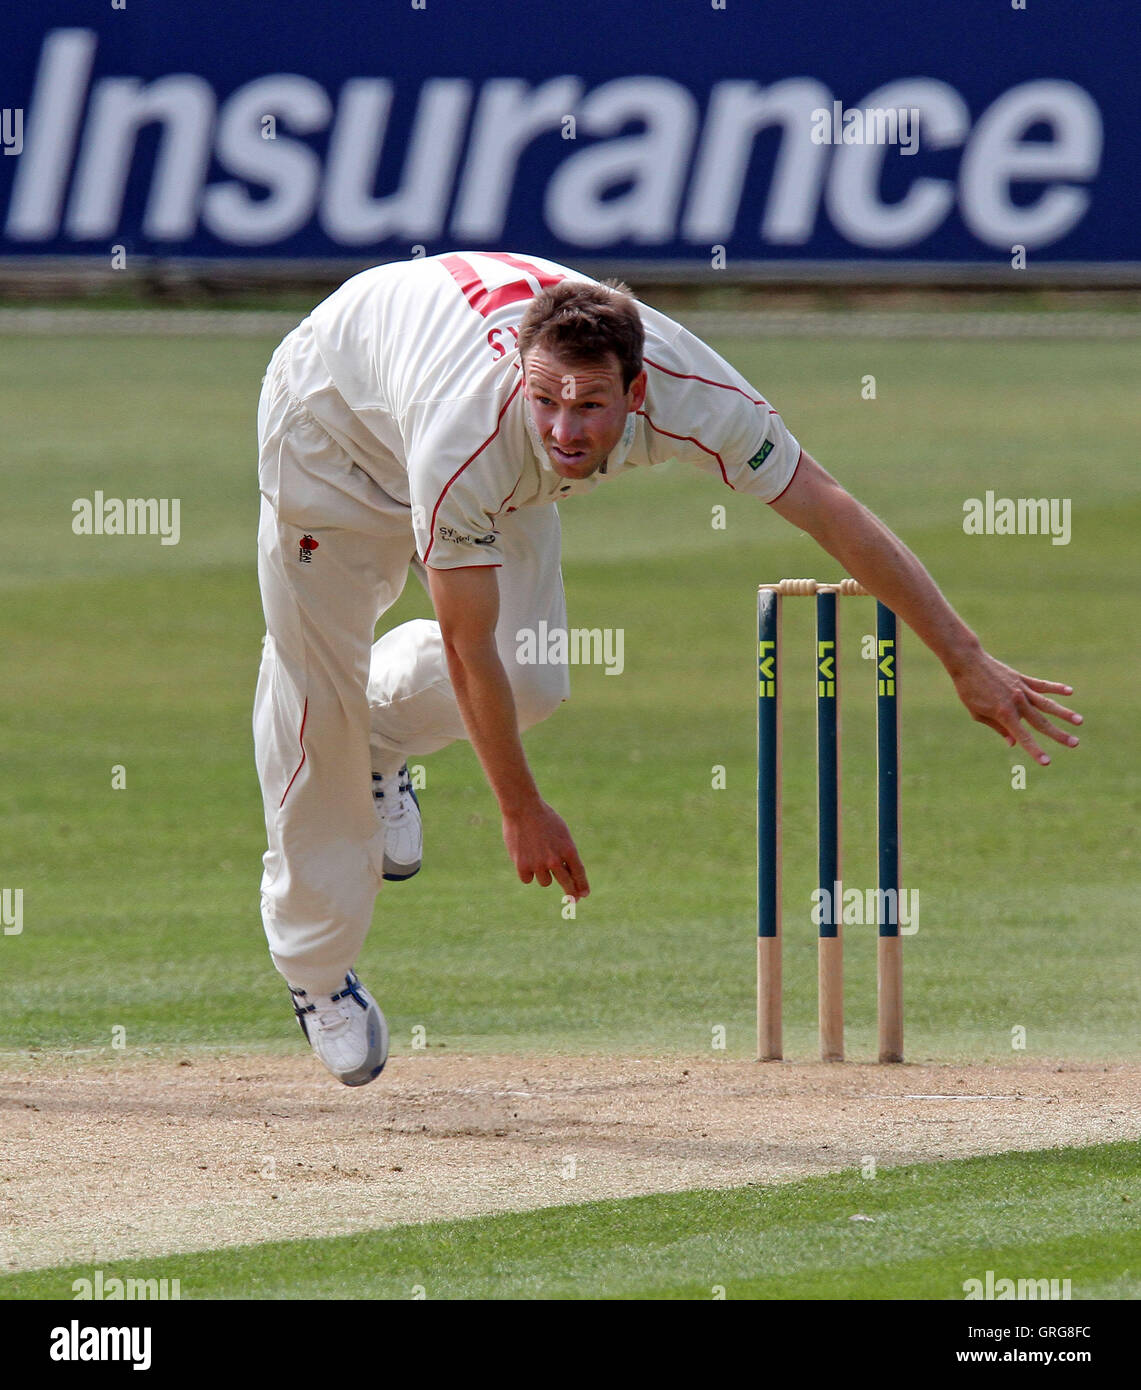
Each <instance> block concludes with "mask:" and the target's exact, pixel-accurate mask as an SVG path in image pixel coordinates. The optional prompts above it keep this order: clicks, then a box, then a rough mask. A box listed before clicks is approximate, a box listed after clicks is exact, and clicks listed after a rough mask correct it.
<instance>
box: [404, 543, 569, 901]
mask: <svg viewBox="0 0 1141 1390" xmlns="http://www.w3.org/2000/svg"><path fill="white" fill-rule="evenodd" d="M495 568H496V567H495V566H493V565H472V566H463V567H460V568H454V569H433V568H431V567H430V566H429V567H428V568H427V574H428V587H429V590H430V592H431V595H432V603H433V604H434V606H435V609H436V618H437V620H438V621H439V624H440V632H441V635H442V637H443V640H444V651H445V654H446V656H447V661H448V674H449V675H450V676H451V680H452V687H453V689H454V690H455V692H456V700H457V702H458V704H459V707H460V713H461V714H462V716H463V721H464V726H465V727H466V729H467V732H468V738H469V739H470V740H471V743H472V747H473V748H474V749H475V751H476V755H477V756H478V758H479V760H480V762H481V763H482V765H483V770H484V773H485V774H486V776H487V780H488V783H489V784H490V786H491V789H492V791H493V792H494V793H495V796H496V799H497V800H498V802H499V809H500V812H501V814H502V816H503V840H504V843H505V844H506V846H507V850H508V853H509V854H510V855H511V858H512V860H513V861H514V863H515V868H516V871H517V873H518V874H519V877H520V879H522V881H523V882H524V883H530V882H531V881H532V880H533V879H538V881H539V883H540V884H541V885H542V886H543V887H544V888H546V887H548V886H549V885H550V883H551V880H552V879H554V880H556V881H557V882H558V883H559V884H560V885H561V886H562V889H563V891H564V892H565V893H567V894H569V895H570V896H571V897H573V898H576V899H577V898H584V897H586V895H587V894H588V893H589V892H590V886H589V884H588V883H587V879H586V871H585V870H584V869H583V866H582V860H581V859H580V858H579V855H578V850H577V849H576V848H575V844H574V840H573V839H572V838H571V834H570V831H569V830H568V829H567V827H566V824H565V822H564V821H563V819H562V817H561V816H559V815H558V813H557V812H556V811H554V810H553V809H552V808H551V807H550V806H548V805H547V803H546V802H545V801H544V800H543V799H542V797H541V796H540V795H539V788H538V786H537V785H536V783H535V779H534V776H533V775H532V773H531V769H530V767H529V766H528V764H527V758H526V755H525V754H524V752H523V743H522V740H521V739H520V737H519V721H518V717H517V715H516V711H515V699H514V696H513V695H512V693H511V683H510V681H509V680H508V678H507V672H506V671H505V670H504V668H503V662H502V661H501V660H500V658H499V651H498V649H497V648H496V645H495V626H496V623H497V621H498V619H499V581H498V580H497V578H496V575H495Z"/></svg>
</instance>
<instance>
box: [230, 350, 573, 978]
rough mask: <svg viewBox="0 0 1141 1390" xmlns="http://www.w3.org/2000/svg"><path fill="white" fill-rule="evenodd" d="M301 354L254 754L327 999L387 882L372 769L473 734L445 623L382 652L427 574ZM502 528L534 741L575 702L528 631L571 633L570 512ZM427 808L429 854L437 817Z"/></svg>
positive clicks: (278, 922)
mask: <svg viewBox="0 0 1141 1390" xmlns="http://www.w3.org/2000/svg"><path fill="white" fill-rule="evenodd" d="M288 350H289V339H288V338H287V339H286V340H285V342H284V343H283V344H282V345H281V347H280V348H278V350H277V352H276V353H275V354H274V357H273V360H272V361H271V363H270V366H269V370H268V372H267V373H266V377H265V381H264V383H263V386H262V394H261V400H260V403H259V407H258V443H259V459H258V476H259V486H260V491H261V496H262V501H261V520H260V525H259V529H258V579H259V582H260V584H261V594H262V606H263V608H264V610H265V622H266V637H265V645H264V648H263V652H262V660H261V668H260V671H259V673H258V683H257V694H256V696H255V699H254V748H255V755H256V761H257V771H258V779H259V781H260V783H261V789H262V799H263V802H264V805H265V825H266V837H267V840H268V845H269V847H268V849H267V851H266V853H265V856H264V860H263V863H264V866H265V867H264V872H263V875H262V882H261V909H262V922H263V925H264V927H265V934H266V938H267V940H268V942H269V949H270V954H271V956H272V958H273V962H274V964H275V965H276V967H277V969H278V970H279V971H280V972H281V974H282V975H283V976H284V977H285V979H286V981H287V982H288V983H289V984H290V985H292V986H293V987H294V988H295V989H304V990H306V991H308V992H309V993H315V994H328V993H331V992H333V991H334V990H335V989H336V988H337V987H338V986H339V985H340V984H341V982H342V981H343V980H344V976H345V973H346V971H348V970H350V969H352V967H353V965H354V963H355V962H356V959H357V956H358V955H359V953H360V950H361V947H362V946H363V944H364V940H365V937H366V935H367V934H368V930H369V926H370V924H371V920H372V911H373V905H374V902H375V900H376V895H377V892H378V891H379V889H380V887H381V884H382V882H383V880H382V878H381V873H382V864H383V857H384V839H383V833H382V831H381V828H380V822H379V820H378V816H377V811H376V806H375V803H374V802H373V798H372V772H373V770H374V769H375V770H376V771H378V772H386V773H387V772H391V771H393V770H395V769H396V768H398V767H399V766H400V764H401V763H402V762H403V761H404V760H405V759H406V758H408V757H410V756H411V755H413V754H417V755H419V754H425V753H432V752H435V751H436V749H438V748H442V747H444V746H445V744H448V743H451V742H452V741H453V740H454V739H462V738H466V737H467V733H466V730H465V728H464V723H463V718H462V716H461V715H460V711H459V706H458V704H457V703H456V697H455V692H454V691H453V689H452V684H451V680H450V678H449V676H448V669H447V661H446V658H445V655H444V648H443V642H442V640H441V637H440V628H439V624H438V623H435V622H428V621H425V620H423V619H416V620H414V621H412V622H407V623H403V624H402V625H401V626H399V627H396V628H393V629H392V630H391V631H389V632H386V633H385V634H384V635H383V636H382V637H381V638H380V640H379V641H377V642H376V643H375V644H374V642H373V636H374V629H375V626H376V622H377V620H378V618H379V617H380V615H381V614H382V613H384V612H385V611H386V610H387V609H388V608H390V607H391V606H392V604H394V603H395V602H396V600H397V599H398V598H399V597H400V594H401V592H402V590H403V588H404V584H405V581H406V580H407V577H408V570H409V567H410V565H411V564H412V563H413V562H414V560H415V543H414V540H413V534H412V521H411V513H410V511H409V508H408V507H407V506H404V505H402V504H401V503H398V502H396V501H394V500H393V499H392V498H390V497H389V496H388V495H387V494H386V493H385V492H384V491H382V489H381V488H380V487H378V486H377V484H376V483H375V482H374V481H373V480H372V479H371V478H370V477H369V476H368V474H366V473H365V472H364V471H363V469H361V468H359V467H358V466H357V465H356V464H354V462H353V460H352V459H351V458H350V457H349V455H348V454H347V453H345V451H344V450H343V449H342V448H341V447H340V445H339V444H337V443H336V442H335V441H334V440H333V439H332V438H331V437H330V436H329V435H328V434H327V433H326V432H325V430H324V429H323V428H322V427H321V425H319V424H318V423H317V421H316V420H315V419H314V418H313V416H312V415H311V414H310V413H309V412H308V411H307V410H306V408H305V406H304V404H303V403H302V402H301V401H299V400H298V399H297V398H296V397H294V396H293V395H291V394H290V392H289V390H288V387H287V384H286V364H287V359H288ZM498 529H499V532H500V536H501V549H502V552H503V558H504V563H503V565H502V567H501V568H500V569H499V570H498V571H497V577H498V580H499V599H500V612H499V624H498V627H497V629H496V641H497V645H498V648H499V654H500V658H501V659H502V661H503V664H504V667H505V669H506V671H507V675H508V678H509V680H510V682H511V687H512V691H513V693H514V697H515V704H516V709H517V712H518V717H519V726H520V729H525V728H528V727H529V726H530V725H532V724H535V723H537V722H538V721H539V720H541V719H545V718H546V717H547V715H549V714H551V713H552V712H553V711H554V710H555V709H556V708H557V707H558V705H559V704H560V703H561V702H562V701H563V700H565V699H566V698H567V697H568V695H569V693H570V682H569V676H568V670H567V667H566V666H552V665H542V666H540V665H530V666H522V665H520V664H519V663H518V661H517V660H516V648H517V639H516V633H517V632H518V631H519V629H520V628H532V629H534V628H536V627H537V625H538V623H539V621H540V620H542V619H545V620H546V621H547V623H548V625H549V626H551V627H565V626H566V603H565V599H564V595H563V584H562V575H561V572H560V569H559V560H560V537H559V519H558V513H557V511H556V509H555V507H554V505H553V504H552V505H543V506H536V507H522V508H520V509H519V510H518V511H517V512H512V513H510V514H509V515H507V516H504V517H503V518H501V519H500V522H499V528H498ZM415 563H416V564H419V562H418V561H415ZM425 810H426V812H427V815H426V821H427V836H426V840H427V845H428V852H429V853H431V852H432V851H431V843H432V842H431V806H430V802H429V803H428V805H427V806H426V807H425ZM399 891H403V892H415V888H411V887H403V888H402V889H400V890H399Z"/></svg>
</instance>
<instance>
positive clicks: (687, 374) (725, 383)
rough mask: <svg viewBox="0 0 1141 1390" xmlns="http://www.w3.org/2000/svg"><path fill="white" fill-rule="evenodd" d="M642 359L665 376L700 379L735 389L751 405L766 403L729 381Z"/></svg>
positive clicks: (680, 378) (710, 383)
mask: <svg viewBox="0 0 1141 1390" xmlns="http://www.w3.org/2000/svg"><path fill="white" fill-rule="evenodd" d="M642 360H643V361H644V362H645V364H646V366H647V367H653V368H654V370H655V371H659V372H665V374H666V376H673V377H677V379H678V380H679V381H700V382H701V384H702V385H703V386H716V387H717V389H718V390H719V391H736V392H737V394H738V395H739V396H744V397H745V399H746V400H747V401H750V402H752V404H753V405H768V401H766V400H765V398H764V397H763V396H758V397H756V398H755V399H754V397H752V396H750V395H749V393H748V391H742V390H741V388H740V387H739V386H734V385H733V384H732V383H731V382H728V381H710V380H709V378H708V377H707V376H694V375H693V373H692V372H672V371H670V369H669V368H668V367H663V366H662V364H661V363H660V362H654V361H652V360H651V359H650V358H649V357H645V358H643V359H642ZM769 413H770V414H772V415H775V414H776V413H777V412H776V411H775V410H770V412H769Z"/></svg>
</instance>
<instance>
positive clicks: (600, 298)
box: [519, 280, 645, 391]
mask: <svg viewBox="0 0 1141 1390" xmlns="http://www.w3.org/2000/svg"><path fill="white" fill-rule="evenodd" d="M644 341H645V333H644V332H643V330H642V316H641V315H640V314H639V313H638V306H637V304H636V303H635V302H634V296H633V294H632V293H631V292H630V289H629V287H628V286H627V285H624V284H623V283H622V282H621V281H620V280H604V281H603V282H602V283H601V284H597V285H596V284H593V283H589V282H586V283H584V282H583V281H581V280H560V281H559V283H558V284H557V285H552V286H551V287H550V288H549V289H545V290H542V291H540V293H539V294H537V295H536V296H535V298H534V299H533V300H532V301H531V303H530V305H529V306H528V308H527V312H526V313H525V314H524V315H523V322H522V323H521V324H520V325H519V355H520V357H521V358H522V359H523V361H524V363H526V359H527V354H528V353H529V352H533V351H534V349H535V348H544V349H546V350H547V351H549V352H551V353H554V354H555V356H557V357H560V358H561V359H562V360H563V361H564V362H566V363H567V364H568V365H569V366H572V367H584V366H587V365H588V364H593V363H595V362H599V361H601V360H602V359H603V358H605V357H607V356H609V355H610V354H611V353H613V354H614V356H615V357H617V359H618V365H619V367H620V368H621V370H622V389H623V390H624V391H629V389H630V383H631V382H632V381H633V380H634V378H635V377H636V376H637V375H638V373H639V372H640V371H641V370H642V345H643V342H644Z"/></svg>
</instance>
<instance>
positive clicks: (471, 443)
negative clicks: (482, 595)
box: [405, 398, 518, 569]
mask: <svg viewBox="0 0 1141 1390" xmlns="http://www.w3.org/2000/svg"><path fill="white" fill-rule="evenodd" d="M481 405H485V403H481V402H478V401H473V400H472V399H470V398H468V399H465V400H458V401H433V402H427V403H424V404H422V405H420V406H418V407H416V408H414V410H413V411H411V412H410V413H409V416H410V418H409V420H408V421H407V422H406V425H405V431H406V440H407V446H406V447H407V450H408V492H409V501H410V503H411V506H412V525H413V529H414V531H415V536H416V551H417V554H418V555H419V557H420V559H421V560H422V561H423V563H424V564H425V565H427V566H428V567H429V568H431V569H459V568H461V567H464V566H469V565H501V564H502V563H503V555H502V551H501V548H500V538H499V532H498V531H497V530H496V526H495V518H496V517H497V516H498V515H499V513H500V512H501V511H502V510H503V505H504V501H505V499H506V498H507V497H508V496H509V495H510V492H511V489H512V487H513V486H514V484H515V482H517V480H518V468H517V467H512V466H511V465H510V464H509V463H507V461H506V460H505V458H504V456H503V450H502V449H495V448H493V447H490V446H491V445H492V444H493V443H494V441H495V437H496V425H497V422H496V416H495V412H494V411H491V413H490V423H489V420H488V418H487V417H488V410H487V409H486V408H481ZM473 425H474V428H473Z"/></svg>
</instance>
